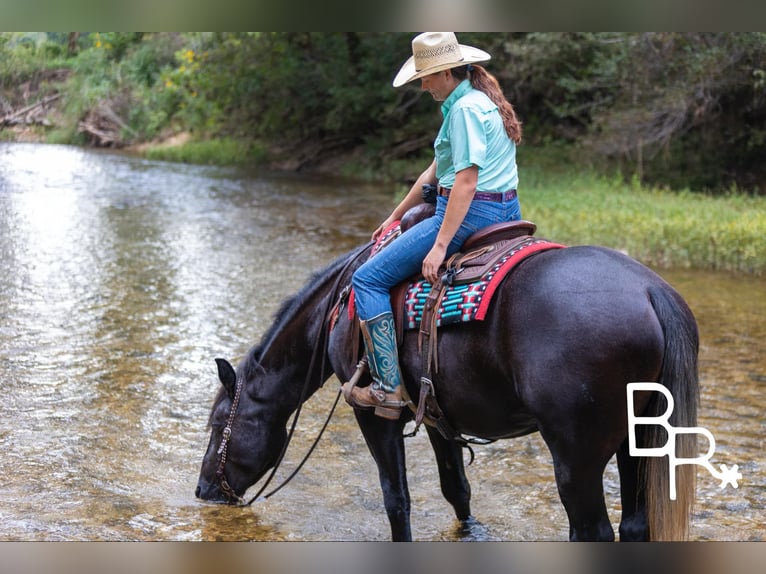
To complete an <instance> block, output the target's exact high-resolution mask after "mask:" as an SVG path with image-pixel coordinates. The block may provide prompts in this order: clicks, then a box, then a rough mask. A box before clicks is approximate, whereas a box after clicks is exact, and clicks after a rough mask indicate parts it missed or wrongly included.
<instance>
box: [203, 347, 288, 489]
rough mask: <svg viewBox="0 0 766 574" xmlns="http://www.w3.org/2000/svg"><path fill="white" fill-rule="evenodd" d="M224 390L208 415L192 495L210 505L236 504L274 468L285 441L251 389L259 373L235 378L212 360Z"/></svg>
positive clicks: (281, 429)
mask: <svg viewBox="0 0 766 574" xmlns="http://www.w3.org/2000/svg"><path fill="white" fill-rule="evenodd" d="M216 363H217V364H218V378H219V379H220V380H221V384H222V385H223V389H222V390H221V392H220V393H219V395H218V397H217V398H216V401H215V403H214V404H213V408H212V411H211V413H210V429H211V430H210V442H209V443H208V447H207V452H206V453H205V457H204V458H203V460H202V469H201V470H200V476H199V481H198V483H197V490H196V495H197V497H198V498H201V499H203V500H209V501H211V502H219V503H229V504H238V503H241V502H242V496H243V495H244V494H245V491H246V490H247V489H248V488H249V487H250V486H252V485H253V484H255V483H256V482H258V480H259V479H260V478H261V477H262V476H263V475H264V474H266V472H267V471H268V470H269V469H270V468H272V467H273V466H274V464H276V461H277V458H278V457H279V453H280V452H281V450H282V447H283V445H284V443H285V440H286V435H287V433H286V430H285V425H284V424H280V423H279V420H278V417H276V416H275V413H274V412H273V410H271V409H270V408H269V407H270V405H269V404H268V402H267V401H264V400H263V398H261V400H258V397H256V396H255V389H256V388H259V387H260V388H262V385H259V384H255V383H257V381H256V380H255V379H257V378H258V377H265V376H266V374H265V372H264V371H263V369H261V368H255V369H252V368H249V369H241V370H243V371H245V372H241V373H240V374H239V378H238V377H237V373H236V372H235V371H234V367H232V366H231V364H230V363H229V362H228V361H226V360H224V359H216Z"/></svg>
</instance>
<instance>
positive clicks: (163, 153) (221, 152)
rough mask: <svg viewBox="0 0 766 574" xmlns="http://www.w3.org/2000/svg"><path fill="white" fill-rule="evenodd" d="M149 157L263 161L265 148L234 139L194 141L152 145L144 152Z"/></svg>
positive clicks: (232, 162)
mask: <svg viewBox="0 0 766 574" xmlns="http://www.w3.org/2000/svg"><path fill="white" fill-rule="evenodd" d="M143 155H144V156H145V157H147V158H148V159H154V160H163V161H174V162H179V163H193V164H203V165H237V164H245V163H262V162H263V161H264V160H265V159H266V155H267V152H266V150H265V148H263V147H261V146H258V145H256V144H252V143H244V142H240V141H237V140H233V139H215V140H208V141H192V142H187V143H184V144H181V145H178V146H156V147H150V148H148V149H147V150H145V151H144V152H143Z"/></svg>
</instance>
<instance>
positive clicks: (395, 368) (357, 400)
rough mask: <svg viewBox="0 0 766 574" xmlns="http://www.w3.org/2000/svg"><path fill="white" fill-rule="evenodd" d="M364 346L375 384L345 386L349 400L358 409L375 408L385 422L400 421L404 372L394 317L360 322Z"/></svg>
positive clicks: (379, 316)
mask: <svg viewBox="0 0 766 574" xmlns="http://www.w3.org/2000/svg"><path fill="white" fill-rule="evenodd" d="M360 324H361V327H362V336H363V338H364V347H365V350H366V351H367V353H366V355H367V361H368V365H369V368H370V375H371V376H372V380H373V383H372V384H371V385H369V386H367V387H357V386H356V383H352V382H347V383H344V384H343V394H344V396H345V397H346V401H347V402H348V403H349V404H350V405H351V406H353V407H355V408H374V409H375V414H376V415H377V416H379V417H382V418H384V419H390V420H397V419H398V418H399V415H400V414H401V412H402V407H403V406H405V405H407V404H408V403H407V402H406V401H403V400H402V373H401V371H400V370H399V355H398V352H397V348H396V329H395V328H394V316H393V314H392V313H389V312H386V313H382V314H380V315H378V316H377V317H373V318H372V319H369V320H367V321H360Z"/></svg>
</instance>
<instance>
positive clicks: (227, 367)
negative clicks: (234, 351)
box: [215, 359, 237, 399]
mask: <svg viewBox="0 0 766 574" xmlns="http://www.w3.org/2000/svg"><path fill="white" fill-rule="evenodd" d="M215 364H216V365H218V378H219V379H221V384H222V385H223V388H225V389H226V393H227V394H228V395H229V398H232V399H233V398H234V387H236V385H237V373H235V372H234V367H232V366H231V363H229V361H227V360H226V359H216V360H215Z"/></svg>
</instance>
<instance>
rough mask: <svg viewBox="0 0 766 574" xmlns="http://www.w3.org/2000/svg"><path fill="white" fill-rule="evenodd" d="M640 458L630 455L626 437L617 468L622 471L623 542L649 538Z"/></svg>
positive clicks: (621, 529) (621, 527)
mask: <svg viewBox="0 0 766 574" xmlns="http://www.w3.org/2000/svg"><path fill="white" fill-rule="evenodd" d="M640 460H641V459H639V458H637V457H634V456H630V454H629V453H628V439H625V441H624V442H623V443H622V445H620V448H619V450H618V451H617V468H618V470H619V471H620V499H621V501H622V518H621V520H620V541H621V542H642V541H646V540H649V527H648V525H647V521H646V496H645V491H644V489H643V488H642V486H641V484H640V482H639V480H640V478H639V463H640Z"/></svg>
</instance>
